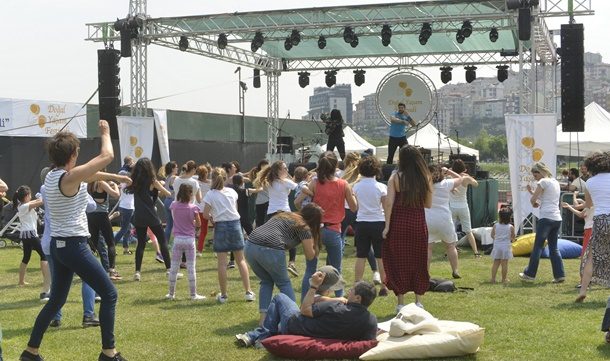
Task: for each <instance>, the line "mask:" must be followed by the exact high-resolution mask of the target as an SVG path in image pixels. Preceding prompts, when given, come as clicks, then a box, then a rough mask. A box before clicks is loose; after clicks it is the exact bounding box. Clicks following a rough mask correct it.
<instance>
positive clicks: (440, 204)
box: [426, 179, 455, 218]
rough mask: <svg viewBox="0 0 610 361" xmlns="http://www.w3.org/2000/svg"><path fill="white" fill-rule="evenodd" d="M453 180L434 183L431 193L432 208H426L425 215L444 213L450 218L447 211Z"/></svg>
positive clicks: (449, 212) (449, 213)
mask: <svg viewBox="0 0 610 361" xmlns="http://www.w3.org/2000/svg"><path fill="white" fill-rule="evenodd" d="M454 183H455V181H454V180H453V179H443V180H442V181H440V182H438V183H434V185H433V188H434V192H433V193H432V206H431V207H430V208H426V213H428V212H435V213H444V214H448V215H449V217H450V218H451V210H450V209H449V195H450V194H451V190H453V184H454Z"/></svg>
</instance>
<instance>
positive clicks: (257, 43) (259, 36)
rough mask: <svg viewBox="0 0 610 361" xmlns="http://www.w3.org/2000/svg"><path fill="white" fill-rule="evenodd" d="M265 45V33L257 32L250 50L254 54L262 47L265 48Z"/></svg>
mask: <svg viewBox="0 0 610 361" xmlns="http://www.w3.org/2000/svg"><path fill="white" fill-rule="evenodd" d="M264 43H265V37H264V36H263V33H261V32H260V31H257V32H256V33H255V34H254V38H253V39H252V42H251V43H250V50H252V52H256V51H257V50H258V49H260V47H261V46H263V44H264Z"/></svg>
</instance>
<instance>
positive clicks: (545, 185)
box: [538, 178, 561, 221]
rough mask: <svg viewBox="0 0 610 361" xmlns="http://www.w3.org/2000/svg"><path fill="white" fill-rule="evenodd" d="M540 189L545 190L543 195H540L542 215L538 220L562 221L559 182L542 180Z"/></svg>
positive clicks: (539, 185) (550, 179)
mask: <svg viewBox="0 0 610 361" xmlns="http://www.w3.org/2000/svg"><path fill="white" fill-rule="evenodd" d="M538 187H542V189H544V191H543V192H542V195H540V215H539V217H538V218H546V219H550V220H553V221H561V211H560V210H559V195H560V193H561V190H560V189H559V182H557V180H556V179H555V178H542V179H540V180H539V181H538Z"/></svg>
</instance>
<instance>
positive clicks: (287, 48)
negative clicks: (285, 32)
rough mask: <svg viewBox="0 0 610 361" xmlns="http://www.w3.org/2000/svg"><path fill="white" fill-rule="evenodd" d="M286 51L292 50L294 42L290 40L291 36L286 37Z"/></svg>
mask: <svg viewBox="0 0 610 361" xmlns="http://www.w3.org/2000/svg"><path fill="white" fill-rule="evenodd" d="M284 49H286V51H290V49H292V41H291V40H290V36H288V37H286V40H284Z"/></svg>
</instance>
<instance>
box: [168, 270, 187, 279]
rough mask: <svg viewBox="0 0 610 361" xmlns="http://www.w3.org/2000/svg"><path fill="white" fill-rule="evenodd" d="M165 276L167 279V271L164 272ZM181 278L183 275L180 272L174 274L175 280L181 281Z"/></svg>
mask: <svg viewBox="0 0 610 361" xmlns="http://www.w3.org/2000/svg"><path fill="white" fill-rule="evenodd" d="M165 275H166V276H167V277H169V271H166V272H165ZM182 277H184V273H181V272H178V273H176V279H177V280H179V279H181V278H182Z"/></svg>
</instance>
